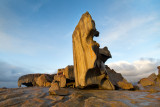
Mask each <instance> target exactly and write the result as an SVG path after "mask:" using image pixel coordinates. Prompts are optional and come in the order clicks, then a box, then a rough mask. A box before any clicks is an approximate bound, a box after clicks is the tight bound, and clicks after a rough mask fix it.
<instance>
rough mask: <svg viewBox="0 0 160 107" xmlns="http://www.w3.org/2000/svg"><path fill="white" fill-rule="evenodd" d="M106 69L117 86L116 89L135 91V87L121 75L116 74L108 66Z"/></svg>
mask: <svg viewBox="0 0 160 107" xmlns="http://www.w3.org/2000/svg"><path fill="white" fill-rule="evenodd" d="M105 67H106V70H107V74H108V76H109V80H110V81H111V83H112V84H113V85H114V86H115V88H116V89H133V85H132V84H131V83H129V82H127V80H126V79H125V78H124V77H123V76H122V75H121V74H120V73H116V72H115V71H114V70H113V69H110V68H109V67H108V66H107V65H106V66H105Z"/></svg>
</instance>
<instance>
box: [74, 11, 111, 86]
mask: <svg viewBox="0 0 160 107" xmlns="http://www.w3.org/2000/svg"><path fill="white" fill-rule="evenodd" d="M94 36H99V32H98V31H97V30H96V27H95V22H94V20H92V17H91V15H90V14H89V13H88V12H86V13H84V14H83V15H82V17H81V19H80V21H79V23H78V25H77V26H76V28H75V30H74V32H73V35H72V41H73V59H74V74H75V83H76V84H75V85H76V87H80V88H84V87H87V86H89V85H95V84H97V85H99V87H101V88H103V89H114V86H113V85H112V84H111V83H110V81H109V79H108V78H107V75H106V69H105V65H104V63H105V61H106V60H107V59H108V58H111V54H110V52H109V50H108V48H107V47H105V48H103V49H100V48H99V47H100V45H99V44H98V43H97V42H96V41H93V37H94ZM105 84H108V85H107V86H106V85H105Z"/></svg>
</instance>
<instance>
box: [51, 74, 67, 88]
mask: <svg viewBox="0 0 160 107" xmlns="http://www.w3.org/2000/svg"><path fill="white" fill-rule="evenodd" d="M54 81H55V82H57V83H59V86H60V87H61V88H64V87H66V77H65V76H64V75H55V76H54V80H53V82H54Z"/></svg>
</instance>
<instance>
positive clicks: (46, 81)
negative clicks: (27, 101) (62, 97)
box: [36, 74, 53, 87]
mask: <svg viewBox="0 0 160 107" xmlns="http://www.w3.org/2000/svg"><path fill="white" fill-rule="evenodd" d="M52 80H53V77H51V76H49V75H46V74H43V75H41V76H39V77H38V78H37V79H36V84H37V85H38V86H40V87H50V86H51V82H52Z"/></svg>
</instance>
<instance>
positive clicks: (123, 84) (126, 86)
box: [118, 79, 134, 90]
mask: <svg viewBox="0 0 160 107" xmlns="http://www.w3.org/2000/svg"><path fill="white" fill-rule="evenodd" d="M118 86H119V87H120V88H122V89H125V90H128V89H133V88H134V87H133V85H132V84H131V83H128V82H127V80H126V79H123V81H119V82H118Z"/></svg>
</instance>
